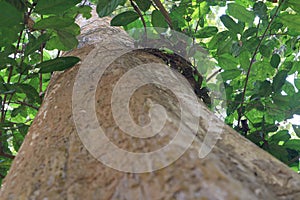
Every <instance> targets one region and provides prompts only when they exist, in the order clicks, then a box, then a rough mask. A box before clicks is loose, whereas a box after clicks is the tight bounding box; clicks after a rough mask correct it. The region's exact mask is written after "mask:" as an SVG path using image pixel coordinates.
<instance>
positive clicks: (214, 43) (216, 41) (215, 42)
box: [208, 31, 230, 49]
mask: <svg viewBox="0 0 300 200" xmlns="http://www.w3.org/2000/svg"><path fill="white" fill-rule="evenodd" d="M229 35H230V32H229V31H223V32H220V33H218V34H216V35H215V36H214V37H213V38H212V39H211V40H210V42H209V43H208V48H210V49H216V48H217V47H218V46H219V45H220V44H221V43H222V42H224V41H226V39H227V38H228V37H229Z"/></svg>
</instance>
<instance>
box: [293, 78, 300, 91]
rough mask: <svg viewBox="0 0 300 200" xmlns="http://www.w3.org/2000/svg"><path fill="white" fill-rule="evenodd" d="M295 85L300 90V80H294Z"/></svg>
mask: <svg viewBox="0 0 300 200" xmlns="http://www.w3.org/2000/svg"><path fill="white" fill-rule="evenodd" d="M294 84H295V86H296V88H297V89H298V90H300V78H296V79H294Z"/></svg>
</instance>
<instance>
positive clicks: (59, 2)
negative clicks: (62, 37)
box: [34, 0, 81, 15]
mask: <svg viewBox="0 0 300 200" xmlns="http://www.w3.org/2000/svg"><path fill="white" fill-rule="evenodd" d="M80 2H81V0H51V1H49V0H39V1H37V5H36V7H35V9H34V11H35V12H37V13H40V14H43V15H47V14H57V15H59V14H62V13H64V12H65V11H66V10H68V9H70V8H72V7H74V6H75V5H76V4H78V3H80Z"/></svg>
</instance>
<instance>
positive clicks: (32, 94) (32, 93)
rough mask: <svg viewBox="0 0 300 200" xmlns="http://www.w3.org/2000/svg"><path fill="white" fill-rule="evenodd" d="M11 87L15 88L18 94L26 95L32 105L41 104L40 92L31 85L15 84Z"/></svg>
mask: <svg viewBox="0 0 300 200" xmlns="http://www.w3.org/2000/svg"><path fill="white" fill-rule="evenodd" d="M11 87H12V88H14V89H15V91H16V92H17V93H23V94H25V95H26V97H27V98H28V100H29V102H30V103H41V98H40V97H39V94H38V92H37V91H36V89H35V88H34V87H33V86H31V85H30V84H25V83H15V84H12V85H11Z"/></svg>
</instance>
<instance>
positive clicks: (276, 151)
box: [266, 144, 289, 162]
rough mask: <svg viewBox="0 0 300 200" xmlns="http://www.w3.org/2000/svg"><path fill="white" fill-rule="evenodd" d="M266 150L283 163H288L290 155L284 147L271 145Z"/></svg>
mask: <svg viewBox="0 0 300 200" xmlns="http://www.w3.org/2000/svg"><path fill="white" fill-rule="evenodd" d="M266 150H267V151H268V152H269V153H270V154H272V155H273V156H274V157H276V158H277V159H279V160H281V161H282V162H287V161H288V155H289V154H288V152H287V150H286V149H285V148H284V147H283V146H281V145H278V144H269V145H268V146H267V149H266Z"/></svg>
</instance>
